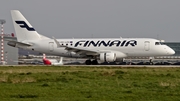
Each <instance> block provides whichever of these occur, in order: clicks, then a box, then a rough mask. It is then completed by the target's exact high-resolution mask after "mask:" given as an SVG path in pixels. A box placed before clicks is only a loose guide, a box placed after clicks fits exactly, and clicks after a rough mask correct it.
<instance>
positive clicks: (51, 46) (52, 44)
mask: <svg viewBox="0 0 180 101" xmlns="http://www.w3.org/2000/svg"><path fill="white" fill-rule="evenodd" d="M49 51H50V52H53V51H54V42H49Z"/></svg>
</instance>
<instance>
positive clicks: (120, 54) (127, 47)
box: [8, 10, 175, 65]
mask: <svg viewBox="0 0 180 101" xmlns="http://www.w3.org/2000/svg"><path fill="white" fill-rule="evenodd" d="M11 15H12V21H13V25H14V28H15V32H16V35H17V41H9V42H8V45H10V46H12V47H17V48H22V49H25V50H33V51H37V52H41V53H46V54H51V55H58V56H62V57H70V58H85V59H87V60H85V64H86V65H97V64H98V60H100V61H101V62H108V63H109V62H114V61H121V60H122V59H123V58H125V57H135V56H137V57H144V56H151V57H152V56H166V55H173V54H175V51H174V50H173V49H171V48H170V47H168V46H167V45H164V44H162V43H161V42H160V40H157V39H153V38H86V39H55V38H54V37H53V38H49V37H46V36H43V35H41V34H39V33H38V32H37V31H36V30H35V29H34V28H33V26H32V25H31V24H30V23H29V22H28V21H27V20H26V18H25V17H24V16H23V15H22V14H21V13H20V11H18V10H11Z"/></svg>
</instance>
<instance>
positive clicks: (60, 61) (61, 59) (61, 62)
mask: <svg viewBox="0 0 180 101" xmlns="http://www.w3.org/2000/svg"><path fill="white" fill-rule="evenodd" d="M59 63H60V64H62V65H63V64H64V63H63V57H60V60H59Z"/></svg>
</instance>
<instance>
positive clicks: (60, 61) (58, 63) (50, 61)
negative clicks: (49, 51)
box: [43, 54, 63, 65]
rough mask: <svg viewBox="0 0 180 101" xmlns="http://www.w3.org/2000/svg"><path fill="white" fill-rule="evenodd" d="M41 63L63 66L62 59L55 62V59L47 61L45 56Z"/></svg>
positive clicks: (44, 55)
mask: <svg viewBox="0 0 180 101" xmlns="http://www.w3.org/2000/svg"><path fill="white" fill-rule="evenodd" d="M43 62H44V64H45V65H63V57H61V58H60V60H59V61H57V60H56V59H47V58H46V54H43Z"/></svg>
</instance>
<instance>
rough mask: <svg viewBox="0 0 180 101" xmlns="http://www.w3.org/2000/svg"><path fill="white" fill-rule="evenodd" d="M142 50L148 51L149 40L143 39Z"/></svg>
mask: <svg viewBox="0 0 180 101" xmlns="http://www.w3.org/2000/svg"><path fill="white" fill-rule="evenodd" d="M144 50H145V51H149V50H150V42H149V41H145V42H144Z"/></svg>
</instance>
